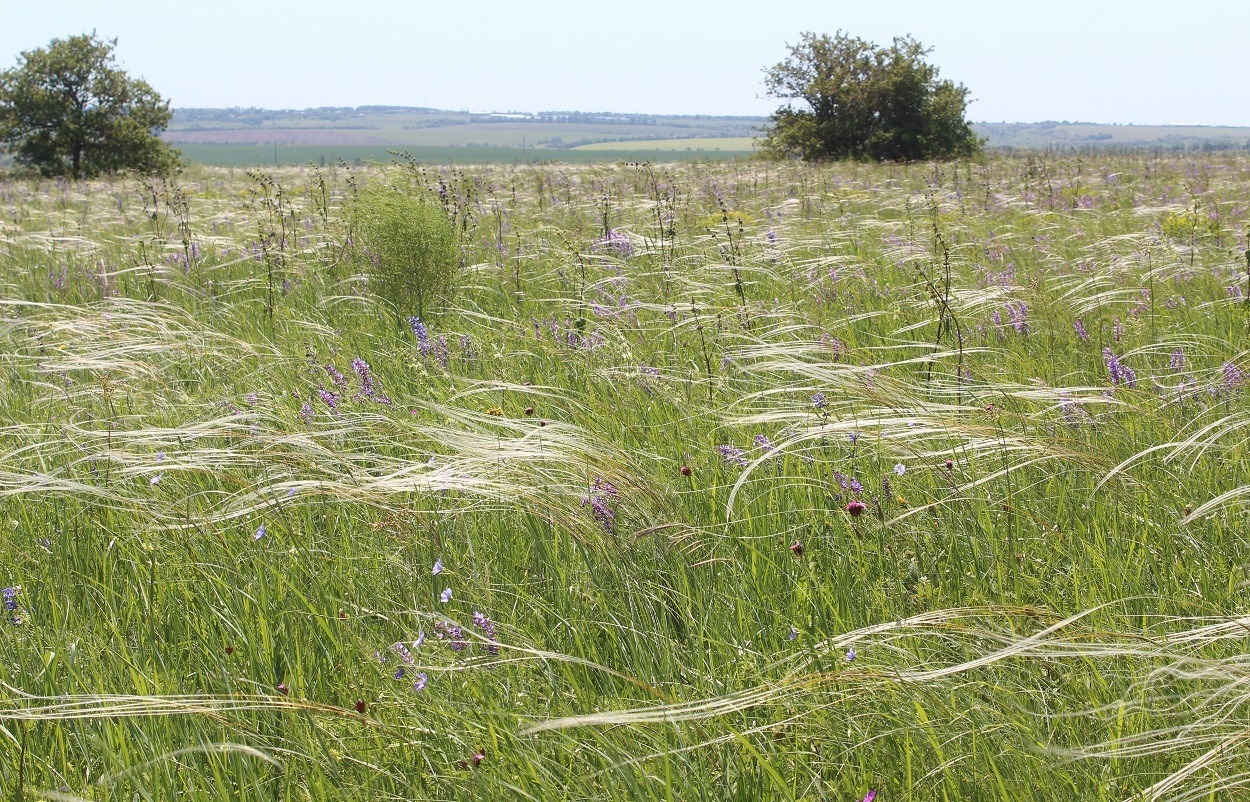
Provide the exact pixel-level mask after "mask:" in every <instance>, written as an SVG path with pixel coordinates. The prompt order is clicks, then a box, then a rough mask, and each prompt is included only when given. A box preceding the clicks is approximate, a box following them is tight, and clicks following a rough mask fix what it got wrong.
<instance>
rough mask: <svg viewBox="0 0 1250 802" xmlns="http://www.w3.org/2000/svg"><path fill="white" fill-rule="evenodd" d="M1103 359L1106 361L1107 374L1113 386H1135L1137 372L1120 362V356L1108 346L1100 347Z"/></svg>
mask: <svg viewBox="0 0 1250 802" xmlns="http://www.w3.org/2000/svg"><path fill="white" fill-rule="evenodd" d="M1102 358H1103V361H1104V362H1106V363H1107V374H1108V377H1109V378H1110V380H1111V384H1112V386H1115V387H1136V386H1137V374H1136V373H1135V372H1133V369H1132V368H1130V367H1129V366H1128V365H1124V364H1122V363H1121V362H1120V358H1119V357H1118V356H1116V355H1115V352H1114V351H1112V350H1111V349H1110V348H1104V349H1102Z"/></svg>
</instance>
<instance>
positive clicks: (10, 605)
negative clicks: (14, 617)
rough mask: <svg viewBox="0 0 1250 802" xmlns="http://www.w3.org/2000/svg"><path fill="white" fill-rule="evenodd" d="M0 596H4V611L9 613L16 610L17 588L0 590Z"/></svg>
mask: <svg viewBox="0 0 1250 802" xmlns="http://www.w3.org/2000/svg"><path fill="white" fill-rule="evenodd" d="M0 595H2V596H4V609H6V610H8V611H9V612H14V611H15V610H17V588H5V589H4V590H0Z"/></svg>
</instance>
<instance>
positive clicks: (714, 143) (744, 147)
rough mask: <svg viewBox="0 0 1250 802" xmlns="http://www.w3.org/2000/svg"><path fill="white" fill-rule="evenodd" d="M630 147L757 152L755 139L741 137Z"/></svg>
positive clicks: (601, 145)
mask: <svg viewBox="0 0 1250 802" xmlns="http://www.w3.org/2000/svg"><path fill="white" fill-rule="evenodd" d="M622 144H623V143H620V142H595V143H593V144H590V145H579V146H577V147H576V148H573V150H577V151H586V150H614V149H617V148H620V147H621V145H622ZM628 145H629V147H631V148H635V149H637V150H643V149H655V150H673V149H674V148H675V147H676V146H680V145H684V146H685V147H686V148H687V149H689V150H703V151H707V150H724V151H739V152H742V153H750V152H751V151H753V150H755V139H753V138H752V137H749V136H740V137H699V138H695V139H680V140H674V139H650V140H638V141H635V142H630V143H628Z"/></svg>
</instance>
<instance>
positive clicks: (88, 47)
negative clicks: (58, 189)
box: [0, 33, 178, 179]
mask: <svg viewBox="0 0 1250 802" xmlns="http://www.w3.org/2000/svg"><path fill="white" fill-rule="evenodd" d="M116 46H117V40H116V39H114V40H111V41H105V40H103V39H100V38H98V37H97V36H96V35H95V34H94V33H92V34H90V35H86V34H84V35H81V36H70V37H68V38H66V39H53V40H52V42H51V43H50V44H49V45H48V46H47V47H45V48H40V49H37V50H30V51H27V52H24V53H22V54H21V56H20V58H19V59H18V65H17V66H16V67H13V68H11V69H8V70H5V71H3V72H0V146H2V147H3V148H4V149H5V150H6V151H8V152H10V153H12V154H13V157H14V159H15V161H16V162H17V163H18V164H25V165H29V166H31V167H34V168H36V169H37V170H39V172H40V173H42V174H43V175H46V176H70V177H72V178H75V179H77V178H91V177H92V176H96V175H100V174H102V173H113V172H119V171H136V172H142V173H167V172H170V171H172V170H174V169H176V167H177V165H178V152H177V151H176V150H174V149H172V148H171V147H170V146H169V145H167V144H165V143H164V142H162V141H161V139H160V138H159V137H158V136H157V133H158V132H159V131H162V130H164V129H165V128H166V126H168V125H169V120H170V118H171V117H172V112H171V111H170V108H169V101H167V100H164V99H163V98H162V97H161V96H160V95H159V94H157V93H156V91H155V90H154V89H153V88H152V87H151V86H149V85H148V83H147V82H146V81H143V80H140V79H136V78H131V77H130V76H128V75H127V74H126V73H125V72H123V71H122V70H120V69H118V67H117V66H116V61H115V59H114V58H113V48H114V47H116Z"/></svg>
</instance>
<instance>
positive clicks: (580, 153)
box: [178, 140, 751, 167]
mask: <svg viewBox="0 0 1250 802" xmlns="http://www.w3.org/2000/svg"><path fill="white" fill-rule="evenodd" d="M680 142H681V140H668V141H667V145H668V147H667V148H666V149H659V148H650V147H638V146H635V145H634V144H633V143H632V142H617V143H611V144H612V145H613V147H605V148H601V149H596V150H582V149H576V150H550V149H547V148H524V149H523V148H505V147H403V146H400V145H394V146H385V145H380V146H371V145H333V144H329V145H285V144H284V145H277V146H274V145H241V144H240V145H201V144H179V145H178V150H179V151H181V153H182V156H183V158H184V159H186V160H187V161H189V162H190V163H191V164H193V165H202V166H212V167H257V166H260V167H282V166H286V167H298V166H305V165H309V164H312V165H334V164H338V163H339V161H340V160H341V161H343V162H346V163H347V164H355V165H362V164H365V163H369V162H380V163H385V162H389V161H391V160H392V158H394V157H395V154H402V153H406V154H408V155H409V156H411V157H412V158H413V159H415V160H416V161H418V162H421V163H424V164H432V165H437V164H465V165H468V164H542V163H548V162H557V161H558V162H565V163H575V164H591V163H599V164H612V163H616V162H641V161H652V162H680V161H699V160H711V161H724V160H733V159H745V158H748V157H749V156H750V155H751V152H750V150H749V149H748V150H737V149H735V150H723V151H720V150H713V149H707V150H701V149H696V150H689V149H687V148H679V147H676V145H677V144H679V143H680ZM648 144H651V143H648Z"/></svg>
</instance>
